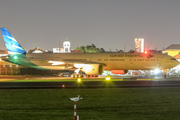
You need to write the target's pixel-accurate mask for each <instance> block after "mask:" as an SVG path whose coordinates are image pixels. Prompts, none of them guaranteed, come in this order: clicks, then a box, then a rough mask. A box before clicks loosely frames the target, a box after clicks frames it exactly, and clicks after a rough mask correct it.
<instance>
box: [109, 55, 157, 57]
mask: <svg viewBox="0 0 180 120" xmlns="http://www.w3.org/2000/svg"><path fill="white" fill-rule="evenodd" d="M143 56H147V57H153V56H154V55H150V54H148V55H144V54H139V55H137V54H111V55H110V57H143Z"/></svg>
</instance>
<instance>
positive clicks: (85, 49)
mask: <svg viewBox="0 0 180 120" xmlns="http://www.w3.org/2000/svg"><path fill="white" fill-rule="evenodd" d="M76 50H81V51H82V52H83V53H104V52H106V51H105V50H104V48H97V47H96V46H95V45H94V44H91V45H86V46H81V47H77V48H76Z"/></svg>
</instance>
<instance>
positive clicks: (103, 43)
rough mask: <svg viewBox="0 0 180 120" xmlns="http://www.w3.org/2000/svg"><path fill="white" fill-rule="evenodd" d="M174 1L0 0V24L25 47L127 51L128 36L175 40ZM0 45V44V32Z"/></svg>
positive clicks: (178, 16) (149, 42) (178, 11)
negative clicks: (67, 46) (67, 43)
mask: <svg viewBox="0 0 180 120" xmlns="http://www.w3.org/2000/svg"><path fill="white" fill-rule="evenodd" d="M179 6H180V0H0V27H6V28H7V29H8V30H9V31H10V33H11V34H12V35H13V36H14V37H15V38H16V40H17V41H18V42H19V43H20V44H21V45H22V46H23V47H24V48H25V49H26V50H29V49H33V48H35V47H39V48H41V49H43V50H52V49H53V48H58V47H59V44H60V45H61V47H62V43H63V41H65V40H66V37H67V39H68V40H69V41H70V42H71V46H72V47H71V48H72V49H75V48H76V47H79V46H86V45H90V44H95V45H96V46H97V47H98V48H104V49H105V50H110V49H111V50H113V51H115V50H116V49H118V50H120V49H122V50H124V46H125V51H129V50H130V49H132V48H134V45H135V43H134V39H135V38H137V37H140V38H144V39H145V47H146V48H149V49H155V48H157V49H158V50H162V49H163V48H166V47H168V46H169V45H171V44H180V40H179V39H180V7H179ZM0 49H5V45H4V41H3V39H2V37H0Z"/></svg>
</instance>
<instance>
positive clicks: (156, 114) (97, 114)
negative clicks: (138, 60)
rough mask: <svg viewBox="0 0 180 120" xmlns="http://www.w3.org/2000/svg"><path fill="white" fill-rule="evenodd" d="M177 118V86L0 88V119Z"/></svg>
mask: <svg viewBox="0 0 180 120" xmlns="http://www.w3.org/2000/svg"><path fill="white" fill-rule="evenodd" d="M77 95H80V96H82V97H83V99H82V100H80V101H79V102H78V103H77V114H78V115H79V116H80V120H178V119H179V118H180V88H170V87H169V88H163V87H161V88H102V89H12V90H0V120H73V102H72V101H70V100H69V98H70V97H76V96H77Z"/></svg>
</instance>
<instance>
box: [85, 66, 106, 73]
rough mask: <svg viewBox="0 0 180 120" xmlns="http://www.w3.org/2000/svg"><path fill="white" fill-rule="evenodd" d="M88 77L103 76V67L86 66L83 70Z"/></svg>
mask: <svg viewBox="0 0 180 120" xmlns="http://www.w3.org/2000/svg"><path fill="white" fill-rule="evenodd" d="M82 70H83V71H84V72H85V73H86V74H88V75H101V74H102V73H103V66H102V65H99V64H86V65H85V66H84V67H83V69H82Z"/></svg>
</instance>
